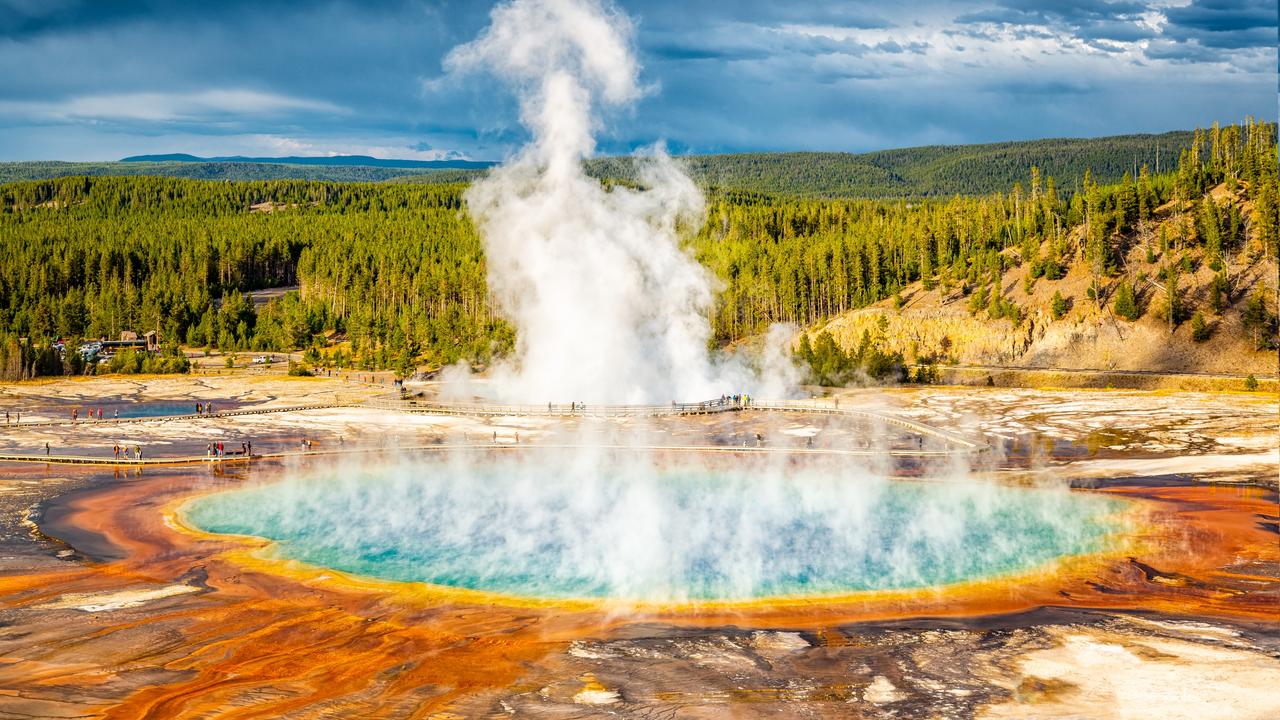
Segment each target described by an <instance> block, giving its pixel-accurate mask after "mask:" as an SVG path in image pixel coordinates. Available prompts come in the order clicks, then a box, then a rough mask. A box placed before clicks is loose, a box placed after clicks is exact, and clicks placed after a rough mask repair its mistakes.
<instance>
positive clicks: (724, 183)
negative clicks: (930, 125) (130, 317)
mask: <svg viewBox="0 0 1280 720" xmlns="http://www.w3.org/2000/svg"><path fill="white" fill-rule="evenodd" d="M1191 141H1192V133H1190V132H1171V133H1165V134H1163V135H1120V136H1115V137H1102V138H1087V139H1052V140H1030V141H1022V142H1005V143H996V144H991V145H952V146H931V147H918V148H906V149H901V150H885V151H880V152H872V153H863V154H860V155H859V154H851V153H835V152H830V153H826V152H823V153H744V154H734V155H691V156H687V157H683V158H681V162H683V163H684V164H685V166H686V167H687V168H688V171H689V173H690V174H691V175H692V176H693V178H694V179H695V180H697V181H698V182H699V183H700V184H701V185H702V186H703V187H704V188H708V189H712V190H747V191H751V192H760V193H765V194H770V195H774V196H778V197H801V198H923V197H950V196H952V195H985V194H989V193H996V192H1007V191H1008V189H1009V188H1010V187H1012V186H1013V184H1014V183H1015V182H1018V181H1020V180H1023V179H1024V178H1025V176H1026V174H1027V168H1030V167H1032V166H1035V167H1038V168H1040V170H1041V172H1042V173H1044V174H1045V175H1051V176H1053V177H1057V178H1067V179H1069V180H1070V184H1069V185H1066V186H1063V189H1064V190H1069V189H1074V188H1075V187H1076V184H1077V181H1078V180H1079V178H1080V177H1081V176H1082V175H1083V174H1084V171H1085V170H1086V169H1088V170H1090V171H1091V172H1092V173H1093V176H1094V178H1095V179H1096V180H1097V181H1098V182H1101V183H1111V182H1118V181H1119V180H1120V178H1121V177H1122V176H1123V175H1124V173H1125V172H1130V173H1132V174H1136V172H1137V168H1138V167H1140V166H1142V165H1147V166H1148V167H1150V168H1151V171H1152V172H1153V173H1157V174H1158V173H1159V172H1161V171H1164V170H1169V169H1172V168H1173V167H1174V166H1175V165H1176V164H1177V159H1178V155H1179V153H1180V152H1181V151H1182V150H1183V149H1185V148H1187V147H1188V146H1189V145H1190V144H1191ZM154 157H155V158H156V159H157V161H147V162H132V161H131V162H118V163H112V162H99V163H65V162H18V163H0V182H11V181H18V180H39V179H45V178H53V177H68V176H75V175H90V176H105V175H158V176H163V177H182V178H192V179H198V180H282V179H296V180H323V181H329V182H383V181H393V182H404V183H440V182H446V183H448V182H469V181H470V180H472V179H474V178H475V177H477V176H478V175H479V174H481V173H482V172H484V171H483V170H477V169H428V168H407V167H402V166H401V167H396V166H394V165H397V164H400V165H402V164H403V163H395V162H393V161H379V162H380V163H381V164H382V165H383V166H381V167H376V166H373V165H372V164H371V165H369V166H359V165H351V164H349V162H344V163H343V164H342V165H331V164H328V163H325V162H323V161H326V160H329V159H328V158H315V159H309V160H311V162H308V163H307V164H300V163H297V162H294V163H291V162H287V161H289V160H298V159H297V158H277V159H275V161H274V162H253V160H255V159H254V158H245V159H238V160H237V161H235V162H229V161H226V160H227V159H223V158H213V159H211V160H202V159H200V158H191V156H186V157H188V158H190V160H191V161H184V162H175V161H166V160H165V159H164V158H166V157H170V156H154ZM172 157H178V156H172ZM587 168H588V171H589V172H590V173H591V174H592V175H594V176H595V177H599V178H602V179H609V180H621V181H634V179H635V159H634V158H629V157H615V158H600V159H597V160H592V161H591V162H589V163H588V166H587Z"/></svg>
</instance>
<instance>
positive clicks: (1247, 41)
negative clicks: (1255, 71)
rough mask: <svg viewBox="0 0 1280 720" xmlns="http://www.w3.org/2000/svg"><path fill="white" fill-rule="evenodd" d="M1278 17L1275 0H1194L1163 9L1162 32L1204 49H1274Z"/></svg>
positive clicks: (1174, 38)
mask: <svg viewBox="0 0 1280 720" xmlns="http://www.w3.org/2000/svg"><path fill="white" fill-rule="evenodd" d="M1277 16H1278V12H1277V5H1276V3H1275V1H1274V0H1242V1H1236V2H1229V1H1226V0H1194V1H1193V2H1192V3H1191V4H1190V5H1187V6H1185V7H1177V8H1169V9H1168V10H1166V11H1165V17H1166V18H1167V19H1168V25H1166V26H1165V35H1166V36H1167V37H1169V38H1170V39H1173V40H1176V41H1183V42H1196V43H1199V44H1200V45H1201V46H1203V47H1206V48H1223V49H1244V48H1274V47H1275V46H1276V32H1277Z"/></svg>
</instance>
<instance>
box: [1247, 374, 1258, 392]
mask: <svg viewBox="0 0 1280 720" xmlns="http://www.w3.org/2000/svg"><path fill="white" fill-rule="evenodd" d="M1244 389H1245V390H1248V391H1249V392H1253V391H1254V390H1257V389H1258V378H1256V377H1254V376H1253V373H1250V374H1249V377H1247V378H1245V379H1244Z"/></svg>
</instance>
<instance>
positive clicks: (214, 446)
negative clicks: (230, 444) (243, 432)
mask: <svg viewBox="0 0 1280 720" xmlns="http://www.w3.org/2000/svg"><path fill="white" fill-rule="evenodd" d="M232 453H233V454H239V455H241V456H243V457H247V458H251V457H253V441H251V440H246V441H244V442H242V443H240V452H239V453H235V451H234V450H233V451H232ZM226 456H227V445H226V443H224V442H222V441H221V440H219V441H218V442H211V443H209V444H208V445H205V457H207V458H209V459H216V460H221V459H223V458H225V457H226Z"/></svg>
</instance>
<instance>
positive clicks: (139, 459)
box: [134, 445, 142, 462]
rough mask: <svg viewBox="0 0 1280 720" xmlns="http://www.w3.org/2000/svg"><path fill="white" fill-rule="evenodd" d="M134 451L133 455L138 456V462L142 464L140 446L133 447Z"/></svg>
mask: <svg viewBox="0 0 1280 720" xmlns="http://www.w3.org/2000/svg"><path fill="white" fill-rule="evenodd" d="M134 450H135V451H136V453H135V454H136V455H137V456H138V462H142V446H141V445H135V446H134Z"/></svg>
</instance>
